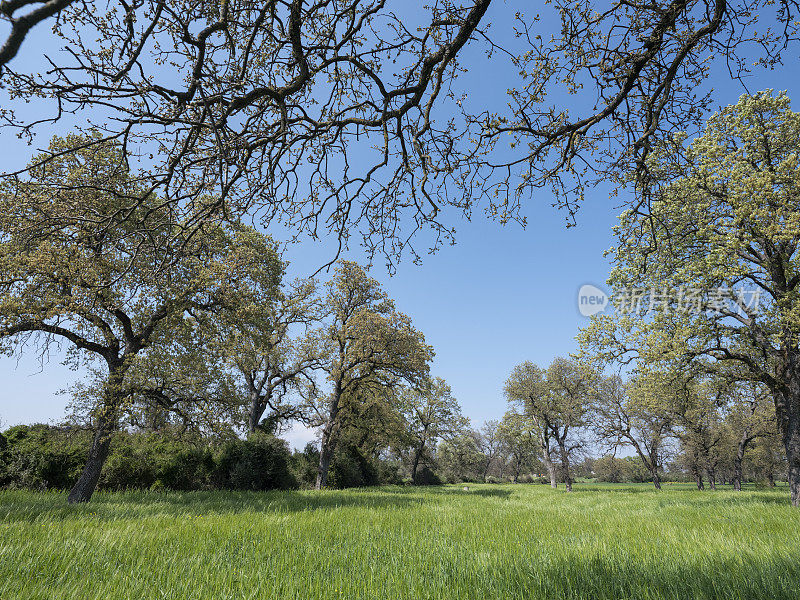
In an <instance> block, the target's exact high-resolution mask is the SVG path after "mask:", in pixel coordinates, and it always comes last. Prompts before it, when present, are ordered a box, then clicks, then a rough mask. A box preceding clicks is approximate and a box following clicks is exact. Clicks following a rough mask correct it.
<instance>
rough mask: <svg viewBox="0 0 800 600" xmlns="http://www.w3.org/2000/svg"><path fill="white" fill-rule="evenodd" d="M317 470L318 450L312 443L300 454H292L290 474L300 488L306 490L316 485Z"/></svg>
mask: <svg viewBox="0 0 800 600" xmlns="http://www.w3.org/2000/svg"><path fill="white" fill-rule="evenodd" d="M318 468H319V450H317V447H316V446H315V445H314V444H313V443H312V442H309V443H308V444H306V447H305V448H304V449H303V451H302V452H299V451H295V453H294V454H292V460H291V472H292V475H293V476H294V478H295V480H296V481H297V483H298V485H299V486H300V487H302V488H306V489H308V488H313V487H314V485H316V483H317V469H318Z"/></svg>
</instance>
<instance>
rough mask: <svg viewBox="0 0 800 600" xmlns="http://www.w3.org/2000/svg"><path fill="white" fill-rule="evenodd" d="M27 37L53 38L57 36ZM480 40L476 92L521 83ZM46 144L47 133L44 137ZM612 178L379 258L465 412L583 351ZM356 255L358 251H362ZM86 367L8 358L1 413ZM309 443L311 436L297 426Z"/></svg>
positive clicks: (503, 23)
mask: <svg viewBox="0 0 800 600" xmlns="http://www.w3.org/2000/svg"><path fill="white" fill-rule="evenodd" d="M516 4H521V5H522V6H524V3H520V2H508V3H499V4H498V5H497V6H496V7H494V8H493V11H494V13H493V14H491V15H490V18H492V19H493V20H494V21H495V22H496V28H495V32H497V28H500V30H501V31H502V28H503V27H506V28H507V27H508V20H507V15H513V12H514V8H515V7H514V5H516ZM32 42H33V43H31V44H29V45H28V46H27V50H28V51H29V52H30V51H31V49H32V48H40V47H45V48H46V47H47V36H44V37H42V38H41V39H39V40H37V39H36V38H34V40H32ZM480 52H481V51H480V50H478V49H476V50H474V51H473V52H472V54H471V56H467V57H466V60H465V63H466V64H470V65H472V66H471V68H470V71H469V73H467V74H466V75H464V76H463V79H462V85H464V86H465V87H466V88H468V89H469V91H470V99H471V101H473V102H477V103H483V104H485V105H486V106H492V105H493V103H497V102H500V101H502V97H503V94H504V92H505V90H506V89H507V88H508V87H509V86H510V85H513V81H512V73H511V71H510V70H502V69H495V68H487V64H488V63H487V61H486V60H484V59H483V57H482V56H481V54H480ZM788 62H790V67H787V68H782V69H778V70H776V71H772V72H767V73H761V74H759V76H758V77H757V78H753V80H752V81H751V82H750V83H749V87H750V89H751V91H755V90H760V89H765V88H774V89H788V91H789V95H790V97H794V98H799V99H798V100H797V101H796V102H795V107H796V108H797V107H798V106H800V86H798V83H797V82H798V81H800V76H798V75H800V69H798V67H797V66H796V64H797V61H796V59H795V57H794V56H792V57H789V61H788ZM712 84H713V85H714V87H715V90H716V97H717V100H718V104H719V105H724V104H729V103H733V102H735V101H736V99H737V98H738V96H739V95H740V94H741V93H743V91H744V90H743V88H742V87H741V86H740V85H739V84H734V83H732V82H730V81H729V80H728V79H727V76H726V75H725V74H724V73H723V72H721V71H720V75H719V77H715V78H713V79H712ZM40 143H46V139H45V138H44V137H43V138H42V140H41V141H40ZM29 154H30V150H29V149H27V148H26V147H25V146H23V145H22V144H20V143H19V142H18V141H17V140H16V139H15V138H13V136H12V135H10V134H9V133H8V132H1V131H0V160H2V161H3V163H4V164H9V162H11V163H17V162H19V160H20V156H24V157H25V161H27V158H28V157H29ZM610 191H611V190H610V189H608V188H605V187H598V188H595V189H594V190H590V191H589V192H588V194H587V199H586V202H585V204H584V206H583V207H582V209H581V211H580V213H579V215H578V221H577V226H576V227H573V228H570V229H567V228H566V227H565V225H564V224H565V215H564V214H563V213H561V212H559V211H557V209H555V208H552V207H551V204H552V198H551V197H550V196H549V195H548V194H547V193H542V194H541V195H540V196H539V197H533V198H529V199H527V200H526V203H525V205H526V209H525V210H526V213H527V215H528V226H527V228H525V229H522V228H521V227H520V226H519V225H516V224H510V225H506V226H500V225H499V224H497V223H494V222H491V221H489V220H487V219H484V218H483V217H482V213H481V212H480V211H477V212H476V214H475V216H474V217H473V220H472V221H471V222H466V221H461V222H456V226H457V229H458V233H457V244H456V245H455V246H447V247H444V248H443V249H441V250H440V251H439V252H438V253H437V254H435V255H432V256H426V257H424V260H423V263H422V265H421V266H417V265H415V264H413V263H412V262H411V261H408V260H407V261H405V262H402V263H401V264H400V266H399V268H398V270H397V273H396V274H395V275H394V276H392V277H390V276H389V275H388V274H387V273H386V271H385V269H383V268H382V267H381V266H380V263H378V266H377V267H376V268H374V269H373V271H372V275H373V276H374V277H376V278H377V279H379V280H380V281H381V282H382V283H383V284H384V286H385V288H386V289H387V291H388V292H389V294H390V295H391V296H392V297H393V298H395V300H396V302H397V305H398V307H399V308H400V309H401V310H402V311H403V312H405V313H407V314H408V315H410V316H411V317H412V318H413V320H414V322H415V324H416V326H417V327H418V328H419V329H421V330H422V331H423V332H424V334H425V336H426V338H427V340H428V342H429V343H430V344H432V345H433V346H434V348H435V350H436V360H435V362H434V365H433V373H434V374H435V375H438V376H441V377H443V378H445V379H446V380H447V381H448V383H449V384H450V385H451V387H452V388H453V391H454V394H455V396H456V397H457V398H458V399H459V400H460V402H461V404H462V406H463V409H464V412H465V413H466V414H467V415H468V416H469V417H470V418H471V419H472V420H473V423H474V424H475V425H479V424H480V423H481V422H482V421H484V420H485V419H490V418H499V417H501V416H502V414H503V412H504V411H505V400H504V398H503V394H502V386H503V382H504V380H505V378H506V377H507V376H508V374H509V372H510V371H511V369H512V368H513V367H514V365H516V364H517V363H519V362H521V361H523V360H532V361H534V362H537V363H539V364H542V365H546V364H548V363H549V362H550V361H551V360H552V359H553V358H554V357H555V356H558V355H564V354H567V353H569V352H571V351H573V350H575V348H576V346H575V341H574V336H575V334H576V333H577V329H578V327H579V326H581V325H582V324H583V323H585V322H586V321H585V318H584V317H581V316H580V314H579V313H578V310H577V305H576V296H577V291H578V288H579V287H580V286H581V285H582V284H584V283H594V284H601V285H602V284H603V282H604V281H605V279H606V277H607V275H608V271H609V265H608V262H607V261H606V259H604V258H603V251H604V250H606V249H607V248H609V247H610V246H611V245H612V243H613V242H612V236H611V227H612V226H613V225H614V224H615V223H616V215H617V213H618V212H619V210H618V208H617V207H618V204H619V202H620V198H614V199H612V198H610ZM330 256H331V254H330V245H329V243H326V242H324V241H323V242H320V243H312V242H307V243H303V244H301V245H299V246H296V247H293V248H290V249H289V251H288V254H287V258H288V259H289V260H290V261H291V262H292V266H291V272H292V273H293V274H297V275H308V274H310V273H311V272H313V271H315V270H316V269H317V268H318V267H319V266H321V265H322V264H324V263H325V262H327V261H328V260H329V259H330ZM348 257H349V258H354V259H356V260H358V259H359V258H361V255H360V253H359V252H358V251H357V250H354V251H353V252H351V253H350V254H349V255H348ZM77 376H79V374H77V373H74V372H71V371H70V370H68V369H67V368H65V367H63V366H62V365H60V364H59V360H58V356H57V355H55V356H53V357H52V358H51V360H50V361H49V362H48V363H47V364H44V365H40V364H39V362H38V361H37V360H36V359H35V358H34V357H31V356H22V357H15V358H2V357H0V420H2V423H3V425H4V426H8V425H12V424H16V423H30V422H47V421H51V420H58V419H60V418H62V417H63V416H64V408H65V406H66V403H67V401H68V396H66V395H59V394H58V393H57V392H58V391H59V390H63V389H65V388H67V387H68V386H69V384H70V383H71V382H72V381H74V380H75V379H76V377H77ZM290 438H291V441H292V442H293V444H295V445H300V444H301V443H302V441H303V440H305V439H308V438H309V435H308V434H307V433H303V432H298V431H296V432H294V433H293V434H291V435H290Z"/></svg>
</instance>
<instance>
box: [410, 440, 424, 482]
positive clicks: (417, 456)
mask: <svg viewBox="0 0 800 600" xmlns="http://www.w3.org/2000/svg"><path fill="white" fill-rule="evenodd" d="M423 445H424V442H423V443H422V444H420V445H419V447H418V448H417V449H416V450H415V451H414V463H413V465H412V466H411V482H412V483H413V484H414V485H416V484H417V469H418V468H419V460H420V458H421V457H422V448H423Z"/></svg>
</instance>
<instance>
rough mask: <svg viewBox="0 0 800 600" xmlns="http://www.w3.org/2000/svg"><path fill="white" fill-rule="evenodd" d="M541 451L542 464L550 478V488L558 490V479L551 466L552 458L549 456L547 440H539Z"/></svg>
mask: <svg viewBox="0 0 800 600" xmlns="http://www.w3.org/2000/svg"><path fill="white" fill-rule="evenodd" d="M539 444H540V446H541V449H542V462H543V463H544V466H545V468H546V469H547V474H548V475H549V476H550V487H551V488H553V489H556V488H558V477H556V468H555V465H553V458H552V457H551V456H550V443H549V440H542V439H540V440H539Z"/></svg>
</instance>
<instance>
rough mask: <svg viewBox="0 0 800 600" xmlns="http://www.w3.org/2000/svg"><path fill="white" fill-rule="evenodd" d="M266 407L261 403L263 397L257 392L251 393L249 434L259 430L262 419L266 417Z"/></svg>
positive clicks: (248, 422) (248, 421)
mask: <svg viewBox="0 0 800 600" xmlns="http://www.w3.org/2000/svg"><path fill="white" fill-rule="evenodd" d="M264 410H266V405H265V404H264V403H263V402H261V396H260V395H259V394H258V393H257V392H253V391H251V392H250V411H249V413H248V415H247V431H248V433H255V431H256V429H258V424H259V422H261V417H262V416H263V415H264Z"/></svg>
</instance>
